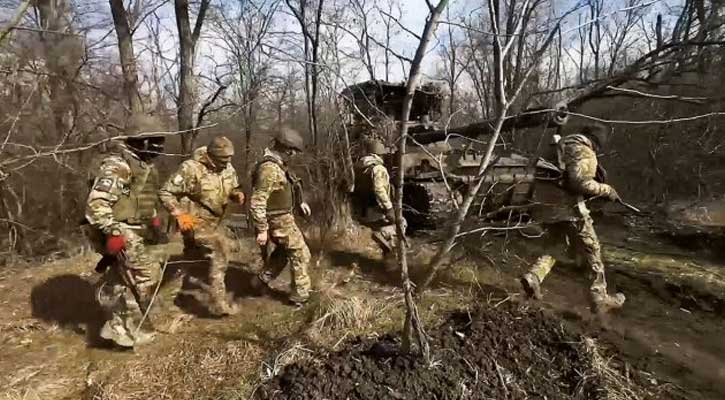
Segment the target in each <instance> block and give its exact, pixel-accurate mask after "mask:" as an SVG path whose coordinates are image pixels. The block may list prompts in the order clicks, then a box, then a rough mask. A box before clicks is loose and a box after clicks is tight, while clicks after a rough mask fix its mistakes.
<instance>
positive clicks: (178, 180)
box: [171, 174, 184, 186]
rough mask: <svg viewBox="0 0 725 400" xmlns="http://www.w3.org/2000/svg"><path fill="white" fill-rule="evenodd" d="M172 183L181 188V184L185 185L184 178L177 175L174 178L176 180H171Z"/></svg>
mask: <svg viewBox="0 0 725 400" xmlns="http://www.w3.org/2000/svg"><path fill="white" fill-rule="evenodd" d="M171 183H173V184H174V185H175V186H181V184H182V183H184V177H183V176H181V175H179V174H176V175H175V176H174V179H172V180H171Z"/></svg>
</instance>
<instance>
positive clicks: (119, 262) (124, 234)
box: [85, 136, 164, 347]
mask: <svg viewBox="0 0 725 400" xmlns="http://www.w3.org/2000/svg"><path fill="white" fill-rule="evenodd" d="M163 147H164V137H163V136H139V137H133V138H129V139H127V140H126V141H125V144H119V146H118V150H117V152H116V153H115V154H112V155H110V156H108V157H106V158H104V159H103V161H102V163H101V165H100V168H99V170H98V172H97V174H96V175H95V178H94V180H93V186H92V188H91V192H90V194H89V195H88V200H87V203H86V211H85V216H86V221H87V222H88V224H89V225H87V227H88V228H89V229H88V230H87V233H88V234H89V235H90V237H91V239H92V242H93V243H94V244H96V245H97V250H99V252H101V253H102V254H104V257H103V260H110V261H102V262H100V263H99V266H98V267H97V270H98V271H99V272H103V273H104V275H103V278H102V279H101V282H100V286H99V289H98V292H97V298H98V300H99V302H100V303H101V306H102V307H103V308H104V309H105V311H106V312H107V314H108V316H107V317H108V319H107V321H106V322H105V323H104V325H103V327H102V328H101V332H100V334H101V337H102V338H104V339H107V340H111V341H113V342H114V343H116V344H117V345H119V346H122V347H134V346H135V345H140V344H144V343H147V342H148V341H150V340H151V339H152V338H153V334H152V333H149V332H144V331H142V330H141V329H140V328H141V326H140V324H141V323H142V319H143V313H144V312H148V307H150V304H149V303H150V300H151V296H152V293H153V290H154V288H155V287H156V284H157V282H158V281H159V279H160V278H161V277H160V276H159V261H158V259H155V258H154V257H152V256H151V254H149V252H148V249H147V247H146V245H145V242H146V240H145V239H146V238H148V237H149V236H150V234H149V227H150V226H155V227H156V228H157V229H158V227H159V226H160V222H159V219H158V218H157V213H156V204H157V197H156V192H157V190H158V185H159V181H158V179H159V178H158V171H157V169H156V167H155V166H154V165H153V164H152V160H153V158H154V157H156V156H157V155H158V154H159V152H161V151H162V150H163Z"/></svg>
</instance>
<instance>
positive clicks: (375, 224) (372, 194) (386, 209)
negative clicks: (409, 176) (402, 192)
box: [355, 154, 397, 253]
mask: <svg viewBox="0 0 725 400" xmlns="http://www.w3.org/2000/svg"><path fill="white" fill-rule="evenodd" d="M357 171H358V173H357V174H356V175H357V182H356V184H355V191H356V192H357V193H359V194H358V198H359V201H361V203H362V204H360V207H361V208H362V209H363V210H362V211H363V213H364V215H363V216H362V222H363V223H364V224H365V225H368V226H370V227H371V228H372V229H373V231H374V232H373V238H374V239H375V240H376V241H377V242H378V243H380V245H381V246H382V247H383V251H384V252H386V253H387V252H389V251H390V250H392V248H393V247H394V245H395V238H396V236H397V235H396V227H395V224H394V222H395V221H394V220H393V218H391V216H392V213H393V211H392V210H393V203H392V201H391V200H390V193H391V190H390V175H389V174H388V170H387V168H385V164H384V163H383V159H382V158H380V156H378V155H377V154H369V155H367V156H364V157H362V158H361V159H360V161H359V163H358V168H357Z"/></svg>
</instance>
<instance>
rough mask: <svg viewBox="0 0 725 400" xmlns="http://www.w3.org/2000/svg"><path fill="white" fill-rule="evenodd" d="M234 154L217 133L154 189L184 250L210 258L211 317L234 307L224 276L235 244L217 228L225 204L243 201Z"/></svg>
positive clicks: (220, 314) (220, 226) (227, 234)
mask: <svg viewBox="0 0 725 400" xmlns="http://www.w3.org/2000/svg"><path fill="white" fill-rule="evenodd" d="M233 155H234V145H233V144H232V141H231V140H229V139H228V138H226V137H224V136H217V137H215V138H213V139H212V140H211V142H210V143H209V145H208V146H203V147H200V148H198V149H196V150H195V151H194V155H193V157H192V158H191V159H189V160H186V161H184V162H183V163H182V164H181V165H180V166H179V169H178V170H177V171H176V172H175V173H174V174H172V175H171V176H170V177H169V179H168V180H167V181H166V183H164V185H163V186H162V188H161V190H160V191H159V192H158V193H159V199H160V200H161V203H162V204H163V205H164V207H165V208H166V209H167V210H168V211H169V213H170V214H171V215H172V216H174V218H176V222H177V224H178V226H179V229H180V230H181V232H182V235H183V237H184V246H185V248H186V249H187V250H189V249H196V250H200V251H201V253H202V254H203V256H204V257H205V258H206V259H208V260H209V278H208V281H209V287H208V289H209V296H210V299H211V301H210V305H209V312H210V313H211V314H212V315H214V316H226V315H230V314H232V313H234V312H235V311H236V309H235V307H233V305H232V304H230V303H229V302H228V301H227V291H226V286H225V284H224V277H225V274H226V270H227V266H228V262H229V256H230V253H231V252H232V251H234V250H235V249H237V248H238V242H237V241H235V240H232V239H231V238H230V233H229V232H228V231H227V229H226V228H225V227H224V226H222V219H223V217H224V213H225V210H226V208H227V206H228V204H229V202H230V201H231V202H235V203H237V204H243V203H244V193H243V192H242V190H241V188H240V187H239V182H238V178H237V172H236V171H235V170H234V167H233V166H232V164H231V159H232V156H233ZM182 200H183V201H182Z"/></svg>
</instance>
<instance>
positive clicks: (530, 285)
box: [520, 272, 544, 300]
mask: <svg viewBox="0 0 725 400" xmlns="http://www.w3.org/2000/svg"><path fill="white" fill-rule="evenodd" d="M520 281H521V286H523V287H524V291H525V292H526V295H527V296H529V298H534V299H536V300H541V299H542V298H543V297H544V296H543V295H542V294H541V282H539V277H538V276H536V275H534V274H532V273H531V272H527V273H525V274H524V275H523V276H522V277H521V278H520Z"/></svg>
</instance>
